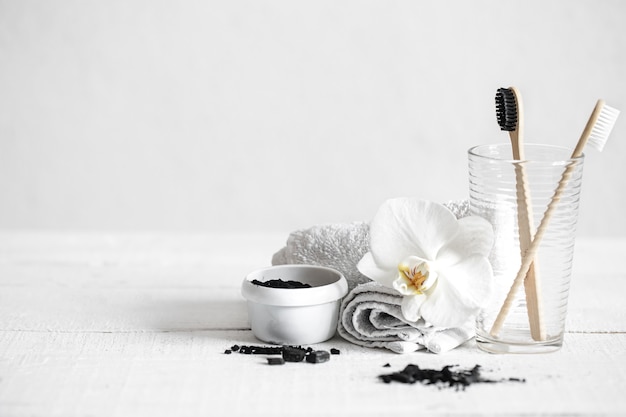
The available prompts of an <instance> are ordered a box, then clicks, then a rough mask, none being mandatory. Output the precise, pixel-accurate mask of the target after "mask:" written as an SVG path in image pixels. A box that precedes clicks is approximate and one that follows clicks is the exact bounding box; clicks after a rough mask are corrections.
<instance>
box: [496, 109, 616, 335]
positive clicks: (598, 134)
mask: <svg viewBox="0 0 626 417" xmlns="http://www.w3.org/2000/svg"><path fill="white" fill-rule="evenodd" d="M619 113H620V112H619V110H617V109H615V108H613V107H610V106H608V105H606V103H605V102H604V100H598V101H597V102H596V105H595V107H594V109H593V112H592V113H591V116H590V117H589V120H588V121H587V124H586V125H585V129H584V130H583V133H582V135H581V136H580V139H579V140H578V142H577V143H576V148H574V151H573V152H572V159H574V158H580V157H581V156H582V154H583V150H584V148H585V146H586V145H587V144H589V145H590V146H591V147H593V148H595V149H597V150H598V151H600V152H602V150H603V149H604V145H606V142H607V141H608V139H609V135H610V134H611V131H612V130H613V127H614V126H615V122H616V121H617V117H618V116H619ZM573 171H574V165H573V164H569V165H567V167H566V168H565V171H564V172H563V174H562V175H561V180H560V181H559V184H558V185H557V187H556V190H555V191H554V194H553V196H552V199H551V200H550V203H549V204H548V208H547V209H546V212H545V213H544V215H543V218H542V219H541V223H539V227H538V228H537V232H536V233H535V237H534V238H533V241H532V243H531V244H530V247H529V248H528V251H527V252H526V256H524V258H523V259H522V265H521V266H520V269H519V271H518V272H517V275H516V276H515V280H514V281H513V285H512V286H511V289H510V290H509V293H508V295H507V297H506V299H505V300H504V303H503V304H502V307H501V308H500V312H499V313H498V316H497V317H496V320H495V322H494V323H493V326H492V327H491V330H490V332H489V333H491V335H492V336H494V337H495V336H497V335H498V333H499V332H500V329H501V328H502V324H503V323H504V320H505V319H506V316H507V315H508V313H509V310H510V309H511V305H512V304H513V300H514V299H515V293H516V292H517V290H518V289H519V286H520V285H521V284H522V282H523V280H524V276H526V273H527V272H528V271H529V270H530V267H531V265H532V264H533V262H534V259H535V256H536V254H537V250H538V248H539V245H540V244H541V239H543V236H544V234H545V232H546V230H547V228H548V223H549V222H550V219H551V218H552V215H553V213H554V210H555V209H556V206H557V204H558V203H559V201H560V200H561V196H562V195H563V192H564V191H565V187H566V186H567V183H568V182H569V179H570V178H571V176H572V173H573Z"/></svg>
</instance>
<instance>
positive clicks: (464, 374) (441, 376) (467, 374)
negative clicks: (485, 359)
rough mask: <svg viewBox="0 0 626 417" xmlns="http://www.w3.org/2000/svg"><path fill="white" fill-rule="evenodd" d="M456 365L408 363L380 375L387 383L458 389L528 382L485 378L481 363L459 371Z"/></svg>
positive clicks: (515, 379)
mask: <svg viewBox="0 0 626 417" xmlns="http://www.w3.org/2000/svg"><path fill="white" fill-rule="evenodd" d="M456 366H457V365H448V366H444V367H443V368H442V369H441V370H437V369H420V367H419V366H417V365H414V364H410V365H407V366H406V367H405V368H404V369H403V370H402V371H400V372H393V373H391V374H385V375H379V378H380V379H381V380H382V381H383V382H385V383H387V384H388V383H390V382H392V381H396V382H401V383H404V384H414V383H416V382H421V383H422V384H424V385H437V386H439V387H446V386H447V387H453V388H456V389H457V390H459V389H463V390H464V389H465V388H466V387H467V386H469V385H471V384H474V383H496V382H502V381H511V382H526V380H525V379H519V378H509V379H504V380H500V381H498V380H492V379H487V378H483V377H482V375H481V373H480V365H476V366H474V367H473V368H472V369H461V370H459V371H453V370H452V369H451V368H453V367H456Z"/></svg>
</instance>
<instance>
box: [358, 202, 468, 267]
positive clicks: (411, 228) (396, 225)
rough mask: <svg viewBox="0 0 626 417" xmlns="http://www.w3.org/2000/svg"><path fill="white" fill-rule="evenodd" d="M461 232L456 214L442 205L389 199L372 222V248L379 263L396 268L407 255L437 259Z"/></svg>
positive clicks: (375, 259)
mask: <svg viewBox="0 0 626 417" xmlns="http://www.w3.org/2000/svg"><path fill="white" fill-rule="evenodd" d="M457 233H458V223H457V221H456V218H455V217H454V214H452V212H451V211H450V210H448V209H447V208H445V207H444V206H443V205H440V204H436V203H432V202H429V201H422V200H415V199H409V198H398V199H392V200H388V201H386V202H385V203H383V205H382V206H381V207H380V209H379V210H378V212H377V214H376V216H375V217H374V219H373V220H372V223H371V225H370V251H371V253H372V256H373V257H374V261H375V262H376V264H377V265H379V266H380V267H382V268H385V269H395V268H396V267H397V265H398V263H399V262H400V261H401V260H402V259H404V258H406V257H408V256H418V257H420V258H423V259H427V260H434V259H435V257H436V256H437V253H438V252H439V250H440V248H441V247H442V246H443V245H444V244H445V243H446V242H447V241H448V240H450V239H452V238H453V237H454V236H455V235H456V234H457Z"/></svg>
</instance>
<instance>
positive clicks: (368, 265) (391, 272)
mask: <svg viewBox="0 0 626 417" xmlns="http://www.w3.org/2000/svg"><path fill="white" fill-rule="evenodd" d="M357 269H358V270H359V272H360V273H362V274H363V275H365V276H366V277H368V278H371V279H373V280H374V281H377V282H379V283H381V284H383V285H385V286H387V287H393V281H394V280H395V279H396V278H397V277H398V269H397V268H394V269H381V268H379V267H378V265H377V264H376V262H375V261H374V257H373V256H372V253H371V252H368V253H366V254H365V255H364V256H363V258H361V260H360V261H359V263H358V264H357Z"/></svg>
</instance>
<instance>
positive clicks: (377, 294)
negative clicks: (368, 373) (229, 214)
mask: <svg viewBox="0 0 626 417" xmlns="http://www.w3.org/2000/svg"><path fill="white" fill-rule="evenodd" d="M444 205H445V206H446V207H447V208H448V209H450V211H452V213H454V215H455V216H456V217H457V218H461V217H465V216H467V215H469V202H468V201H466V200H463V201H457V202H454V201H453V202H449V203H446V204H444ZM368 251H369V224H367V223H363V222H355V223H342V224H329V225H318V226H313V227H311V228H308V229H302V230H297V231H295V232H292V233H291V234H290V235H289V237H288V238H287V243H286V245H285V247H284V248H282V249H280V250H279V251H278V252H276V253H275V254H274V256H273V258H272V265H283V264H309V265H321V266H326V267H330V268H334V269H336V270H338V271H340V272H341V273H342V274H343V275H344V276H345V277H346V280H347V281H348V289H349V293H348V295H346V297H345V298H344V300H343V302H342V305H341V311H340V320H339V324H338V332H339V334H340V335H341V336H342V337H343V338H344V339H346V340H348V341H350V342H352V343H355V344H357V345H361V346H367V347H380V348H387V349H390V350H392V351H394V352H398V353H406V352H414V351H416V350H419V349H423V348H426V349H428V350H429V351H431V352H435V353H443V352H446V351H448V350H450V349H453V348H455V347H457V346H459V345H460V344H462V343H464V342H465V341H467V340H469V339H470V338H472V337H473V336H474V324H473V321H472V322H468V324H467V325H466V326H463V327H462V328H454V329H435V328H433V327H432V326H431V325H428V324H426V323H424V322H419V321H418V322H417V323H410V322H407V321H406V320H404V318H403V316H402V311H401V301H402V296H401V295H400V294H399V293H397V292H396V291H395V290H394V289H393V288H388V287H385V286H382V285H380V284H378V283H375V282H373V281H372V280H371V279H370V278H368V277H366V276H364V275H363V274H361V273H360V272H359V270H358V269H357V264H358V262H359V261H360V260H361V258H362V257H363V255H365V254H366V253H367V252H368Z"/></svg>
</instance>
